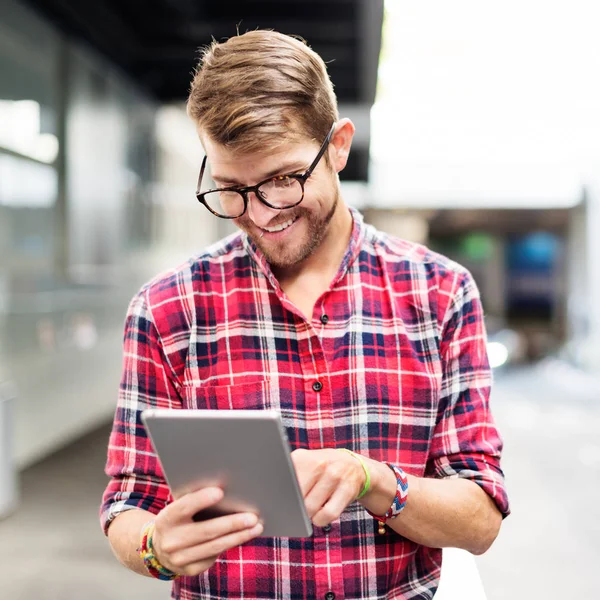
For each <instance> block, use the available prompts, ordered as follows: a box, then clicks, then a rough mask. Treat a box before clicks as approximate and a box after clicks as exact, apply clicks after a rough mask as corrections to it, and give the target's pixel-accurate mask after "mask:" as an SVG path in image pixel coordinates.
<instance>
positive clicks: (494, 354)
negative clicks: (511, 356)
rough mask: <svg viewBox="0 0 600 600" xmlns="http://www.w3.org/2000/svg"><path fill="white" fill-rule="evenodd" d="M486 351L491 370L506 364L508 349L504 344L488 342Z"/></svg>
mask: <svg viewBox="0 0 600 600" xmlns="http://www.w3.org/2000/svg"><path fill="white" fill-rule="evenodd" d="M487 351H488V360H489V361H490V367H492V369H497V368H498V367H501V366H502V365H504V364H506V361H507V360H508V348H507V347H506V346H505V345H504V344H502V343H501V342H488V345H487Z"/></svg>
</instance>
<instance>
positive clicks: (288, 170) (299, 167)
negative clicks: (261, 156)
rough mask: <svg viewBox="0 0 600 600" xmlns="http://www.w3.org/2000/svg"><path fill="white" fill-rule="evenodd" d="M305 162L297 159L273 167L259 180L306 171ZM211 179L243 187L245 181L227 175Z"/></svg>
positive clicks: (213, 176)
mask: <svg viewBox="0 0 600 600" xmlns="http://www.w3.org/2000/svg"><path fill="white" fill-rule="evenodd" d="M305 164H306V163H304V162H301V161H297V162H294V163H290V164H288V165H283V166H281V167H279V168H278V169H273V170H272V171H269V172H268V173H266V174H265V176H264V177H263V178H262V179H261V180H260V181H264V180H265V179H270V178H271V177H275V175H281V174H285V175H287V174H292V173H298V172H299V171H303V172H304V171H306V169H307V168H308V167H306V166H305ZM212 178H213V181H220V182H221V183H227V184H232V185H235V186H241V187H245V185H246V184H245V183H241V182H240V181H238V180H237V179H236V178H235V177H227V176H226V175H214V174H213V175H212Z"/></svg>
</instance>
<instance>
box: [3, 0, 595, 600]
mask: <svg viewBox="0 0 600 600" xmlns="http://www.w3.org/2000/svg"><path fill="white" fill-rule="evenodd" d="M599 22H600V7H599V6H598V5H597V3H595V2H593V1H592V0H571V1H570V2H569V3H568V4H567V3H565V2H555V1H553V0H550V1H548V0H545V1H543V0H519V1H518V2H517V1H516V0H505V1H504V2H502V3H493V4H491V3H483V2H480V1H476V0H456V1H455V2H452V3H448V2H443V1H441V0H439V1H433V0H432V1H427V0H425V1H422V2H418V3H416V2H408V1H404V0H387V1H386V2H383V0H285V1H282V0H279V1H276V0H247V1H241V0H239V1H225V0H222V1H219V2H216V1H215V0H152V1H151V2H140V1H139V0H119V1H117V0H88V1H87V2H81V3H76V2H69V0H27V1H25V0H0V517H1V518H2V520H0V561H1V563H2V565H3V570H4V572H5V576H3V577H2V578H1V579H0V597H2V598H11V599H12V600H17V599H29V598H36V599H38V600H45V599H55V598H56V599H60V600H64V599H71V598H73V599H75V598H77V599H79V598H82V597H86V598H94V599H96V598H98V599H100V598H102V599H107V600H108V599H113V598H114V599H116V598H125V597H127V598H130V599H132V598H138V597H139V598H145V599H149V598H150V599H152V598H165V597H168V589H167V588H166V587H164V586H163V585H162V584H161V583H158V582H155V581H151V580H147V579H144V578H141V577H138V576H135V575H133V574H131V573H129V572H128V571H126V570H125V569H124V568H122V567H121V566H120V565H119V564H118V563H117V562H116V560H114V558H113V557H112V555H111V553H110V550H109V547H108V544H107V542H106V540H105V539H104V538H103V536H102V534H101V532H100V530H99V526H98V519H97V511H98V506H99V502H100V496H101V493H102V491H103V489H104V486H105V483H106V479H105V477H104V475H103V472H102V470H103V466H104V460H105V453H106V444H107V440H108V432H109V427H110V421H111V419H112V416H113V412H114V408H115V402H116V395H117V388H118V381H119V376H120V365H121V337H122V327H123V320H124V316H125V311H126V308H127V304H128V301H129V299H130V298H131V297H132V295H133V294H134V293H135V292H136V291H137V289H138V288H139V286H140V285H141V284H143V283H144V282H145V281H147V280H148V279H149V278H150V277H152V276H154V275H155V274H156V273H158V272H159V271H161V270H163V269H165V268H168V267H170V266H174V265H175V264H177V263H179V262H180V261H182V260H184V259H186V258H187V257H188V256H189V255H191V254H193V253H196V252H198V251H199V250H201V249H202V248H204V247H205V246H206V245H208V244H210V243H212V242H214V241H216V240H218V239H219V238H221V237H222V236H223V235H225V234H227V233H229V231H230V229H229V225H228V224H227V223H225V222H224V221H219V220H217V219H214V218H210V216H209V214H208V212H207V211H206V210H204V209H203V208H202V207H200V206H199V205H198V203H197V202H196V200H195V197H194V189H195V185H196V178H197V173H198V169H199V166H200V162H201V160H202V150H201V147H200V144H199V142H198V140H197V138H196V134H195V132H194V128H193V125H192V123H191V122H190V121H189V120H188V119H187V117H186V115H185V109H184V101H185V98H186V95H187V90H188V86H189V83H190V79H191V72H192V70H193V68H194V65H195V62H196V60H197V56H198V53H197V49H198V47H200V46H202V45H204V44H207V43H209V42H210V40H211V38H212V37H214V38H216V39H222V38H226V37H229V36H232V35H235V33H236V30H237V29H239V30H240V31H242V32H243V31H246V30H249V29H253V28H256V27H260V28H274V29H277V30H279V31H281V32H283V33H290V34H298V35H301V36H303V37H304V38H305V39H306V40H307V41H308V43H309V44H310V45H311V46H312V47H313V48H314V49H315V50H316V51H317V52H318V53H319V54H320V55H321V56H322V57H323V58H324V60H325V61H326V62H327V63H328V68H329V72H330V75H331V78H332V80H333V82H334V85H335V90H336V93H337V95H338V99H339V103H340V113H341V115H342V116H346V117H350V118H351V119H352V120H353V121H354V123H355V125H356V127H357V134H356V139H355V144H354V146H353V150H352V153H351V157H350V162H349V165H348V168H347V169H346V170H345V171H344V172H343V173H342V179H343V193H344V197H345V199H346V201H347V202H348V203H349V204H350V205H352V206H355V207H357V208H358V209H359V210H360V211H361V212H363V214H364V215H365V218H366V220H367V221H368V222H370V223H373V224H374V225H376V226H377V227H379V228H380V229H382V230H385V231H388V232H390V233H392V234H396V235H399V236H401V237H404V238H407V239H410V240H414V241H418V242H422V243H424V244H426V245H428V246H430V247H431V248H433V249H435V250H438V251H440V252H442V253H443V254H446V255H448V256H450V257H451V258H453V259H455V260H457V261H459V262H460V263H462V264H464V265H465V266H467V267H468V268H469V269H470V270H471V271H472V273H473V275H474V277H475V279H476V281H477V283H478V285H479V287H480V289H481V293H482V299H483V304H484V308H485V312H486V318H487V326H488V332H489V356H490V361H491V362H492V364H493V367H494V371H495V380H496V384H495V388H494V391H493V394H492V410H493V412H494V414H495V417H496V420H497V422H498V425H499V427H500V430H501V433H502V434H503V437H504V439H505V458H504V463H503V467H504V470H505V472H506V476H507V485H508V490H509V495H510V498H511V501H512V510H513V514H512V516H511V517H510V518H509V519H507V521H506V522H505V523H504V525H503V529H502V532H501V534H500V536H499V538H498V540H497V542H496V543H495V545H494V546H493V548H492V549H491V550H490V551H489V552H488V553H487V554H486V555H484V556H482V557H478V558H477V559H476V564H477V567H478V570H479V576H480V578H481V581H482V582H483V586H484V588H485V593H486V595H487V598H488V599H490V600H503V599H506V598H535V599H537V598H540V599H542V598H543V599H544V600H553V599H559V598H560V599H561V600H563V599H564V598H576V597H577V598H585V599H588V598H589V599H592V598H598V591H597V590H598V584H597V581H596V573H595V566H596V564H597V563H598V560H599V559H600V550H599V549H598V545H597V539H598V537H599V535H600V508H599V502H598V500H599V497H600V350H599V344H600V110H599V107H600V79H599V78H598V73H600V37H599V36H598V31H597V30H598V23H599ZM6 574H8V575H9V576H7V575H6ZM457 597H458V596H457Z"/></svg>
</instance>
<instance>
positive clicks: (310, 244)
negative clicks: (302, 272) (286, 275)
mask: <svg viewBox="0 0 600 600" xmlns="http://www.w3.org/2000/svg"><path fill="white" fill-rule="evenodd" d="M334 194H335V197H334V200H333V203H332V205H331V208H330V209H329V211H328V213H327V214H326V215H325V216H324V217H319V216H318V215H315V214H314V213H313V212H311V211H310V210H307V209H305V208H302V207H301V206H300V207H298V208H297V209H296V210H295V211H294V213H293V217H294V218H296V217H300V218H303V219H305V220H306V222H307V226H308V233H307V239H306V242H305V243H304V244H302V245H301V246H300V247H298V248H293V249H292V248H287V247H285V246H283V247H277V246H276V247H268V246H267V245H266V244H264V243H263V240H262V239H261V237H260V236H256V235H253V234H252V233H250V231H252V229H251V228H250V227H248V226H247V225H246V224H245V223H243V222H241V221H238V227H240V228H241V229H243V230H244V231H245V232H246V233H247V234H248V237H250V238H251V239H252V241H253V242H254V243H255V244H256V246H257V247H258V248H259V249H260V251H261V252H262V253H263V255H264V256H265V258H266V259H267V262H268V263H269V264H270V265H271V267H272V268H275V269H287V268H290V267H293V266H296V265H299V264H300V263H302V262H303V261H305V260H306V259H307V258H308V257H309V256H310V255H311V254H312V253H313V252H314V251H315V250H316V249H317V248H318V247H319V246H320V245H321V242H322V241H323V238H324V237H325V234H326V233H327V229H328V227H329V223H330V222H331V219H332V218H333V215H334V214H335V211H336V209H337V205H338V202H339V198H340V195H339V191H338V190H337V189H335V191H334Z"/></svg>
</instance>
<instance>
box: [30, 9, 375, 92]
mask: <svg viewBox="0 0 600 600" xmlns="http://www.w3.org/2000/svg"><path fill="white" fill-rule="evenodd" d="M27 3H28V4H29V5H31V6H33V7H34V8H35V9H36V10H37V11H39V12H41V13H43V14H44V15H45V16H46V17H47V18H49V19H50V20H52V21H53V22H54V23H55V24H56V25H58V27H59V28H60V29H62V30H63V31H65V32H67V33H69V34H70V35H71V36H72V37H74V38H79V39H81V40H84V41H85V42H87V43H89V44H91V45H92V46H93V47H94V48H95V49H96V50H98V51H100V52H101V53H102V54H104V55H105V56H107V57H108V58H110V60H111V61H112V62H114V63H116V64H118V65H120V66H121V67H122V68H123V69H124V70H125V71H126V72H127V73H128V74H129V75H130V76H131V77H133V78H134V79H135V80H136V81H138V82H139V83H140V84H142V85H143V86H144V87H146V88H148V89H149V90H150V91H151V92H152V93H153V94H154V95H155V96H156V97H157V98H158V99H159V100H161V101H166V102H170V101H174V100H181V99H183V98H185V96H186V94H187V90H188V85H189V82H190V72H191V71H192V69H193V67H194V64H195V61H196V58H197V56H198V55H197V50H198V48H199V47H201V46H203V45H205V44H208V43H210V41H211V39H212V38H213V37H214V38H215V39H217V40H220V39H223V38H227V37H230V36H232V35H235V34H236V32H237V30H238V29H239V31H240V32H244V31H247V30H250V29H255V28H273V29H276V30H278V31H281V32H282V33H290V34H296V35H300V36H302V37H304V38H305V39H306V40H307V41H308V43H309V44H310V45H311V46H312V47H313V49H314V50H315V51H316V52H318V53H319V54H320V55H321V56H322V57H323V59H324V60H325V61H326V62H327V63H328V68H329V71H330V75H331V78H332V80H333V82H334V84H335V87H336V92H337V94H338V98H339V99H340V101H341V102H364V101H369V100H371V101H372V100H373V96H374V93H375V86H374V84H375V81H376V80H375V78H374V77H370V78H369V81H368V82H367V81H365V76H366V74H365V73H364V71H365V70H368V69H371V70H373V71H375V70H376V68H377V59H378V53H379V47H380V44H381V25H382V20H383V2H378V1H377V0H221V1H214V0H86V1H85V2H73V1H72V0H27ZM365 13H368V15H365ZM365 17H366V18H365ZM366 21H368V22H369V23H372V25H368V23H366ZM367 38H369V39H367ZM367 46H375V47H376V52H373V53H372V56H371V57H365V56H364V53H365V51H366V49H367ZM365 59H366V60H370V62H371V64H370V65H366V64H365ZM367 77H368V76H367ZM368 84H370V85H368Z"/></svg>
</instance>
